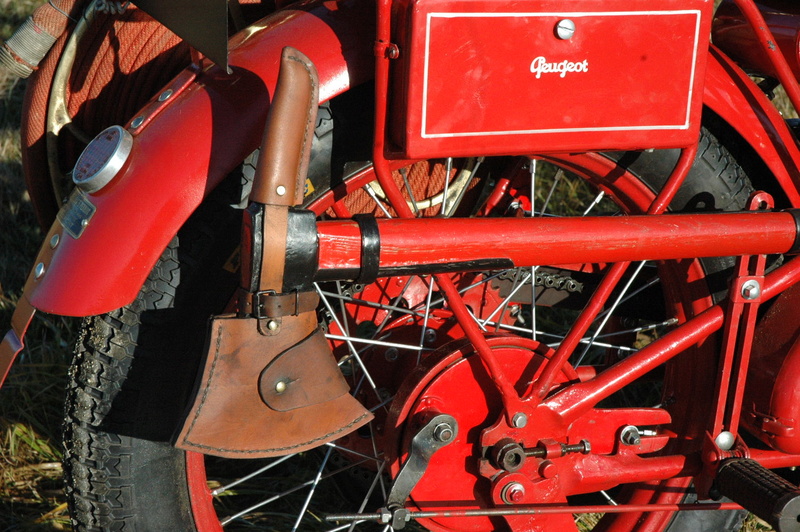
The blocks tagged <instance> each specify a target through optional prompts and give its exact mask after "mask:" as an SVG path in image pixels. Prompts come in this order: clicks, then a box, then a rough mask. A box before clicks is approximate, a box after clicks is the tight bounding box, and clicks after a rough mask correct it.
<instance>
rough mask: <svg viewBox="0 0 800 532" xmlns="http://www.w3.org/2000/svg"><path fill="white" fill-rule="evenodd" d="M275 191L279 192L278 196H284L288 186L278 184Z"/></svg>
mask: <svg viewBox="0 0 800 532" xmlns="http://www.w3.org/2000/svg"><path fill="white" fill-rule="evenodd" d="M275 192H277V193H278V196H283V195H284V194H286V187H285V186H283V185H278V188H276V189H275Z"/></svg>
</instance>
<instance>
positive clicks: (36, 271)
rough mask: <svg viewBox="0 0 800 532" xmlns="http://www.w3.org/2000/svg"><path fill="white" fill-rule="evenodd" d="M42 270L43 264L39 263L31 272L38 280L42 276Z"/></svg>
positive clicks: (43, 268)
mask: <svg viewBox="0 0 800 532" xmlns="http://www.w3.org/2000/svg"><path fill="white" fill-rule="evenodd" d="M44 270H45V267H44V262H40V263H39V264H37V265H36V268H34V270H33V275H34V277H36V278H37V279H39V278H40V277H41V276H42V275H44Z"/></svg>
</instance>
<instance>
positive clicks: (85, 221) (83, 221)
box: [81, 218, 89, 227]
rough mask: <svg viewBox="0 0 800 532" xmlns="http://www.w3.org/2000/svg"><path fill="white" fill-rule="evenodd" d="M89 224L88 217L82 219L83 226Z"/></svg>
mask: <svg viewBox="0 0 800 532" xmlns="http://www.w3.org/2000/svg"><path fill="white" fill-rule="evenodd" d="M87 225H89V219H88V218H84V219H83V220H81V227H86V226H87Z"/></svg>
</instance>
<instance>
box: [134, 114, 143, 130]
mask: <svg viewBox="0 0 800 532" xmlns="http://www.w3.org/2000/svg"><path fill="white" fill-rule="evenodd" d="M142 124H144V116H137V117H136V118H134V119H133V122H131V127H132V128H134V129H136V128H137V127H139V126H141V125H142Z"/></svg>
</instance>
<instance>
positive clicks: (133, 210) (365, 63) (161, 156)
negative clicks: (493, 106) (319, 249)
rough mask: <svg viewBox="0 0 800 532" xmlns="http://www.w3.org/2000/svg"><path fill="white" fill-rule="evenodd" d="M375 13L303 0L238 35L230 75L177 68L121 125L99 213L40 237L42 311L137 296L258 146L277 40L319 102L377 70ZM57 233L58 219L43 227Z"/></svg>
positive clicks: (361, 5) (96, 199)
mask: <svg viewBox="0 0 800 532" xmlns="http://www.w3.org/2000/svg"><path fill="white" fill-rule="evenodd" d="M374 20H375V15H374V6H373V5H372V4H371V3H370V2H353V1H346V2H341V3H334V2H324V3H323V2H321V1H319V2H309V3H307V4H306V5H305V7H304V8H303V9H302V10H286V11H281V12H279V13H276V14H274V15H272V16H270V17H268V18H266V19H264V20H263V21H261V22H259V23H257V24H255V25H253V26H251V27H250V28H248V29H247V30H245V31H244V32H242V33H240V34H238V35H237V36H236V37H234V38H233V39H232V41H231V43H230V46H231V53H230V65H231V68H232V70H233V73H232V74H231V75H228V74H226V73H225V72H224V71H223V70H222V69H220V68H218V67H213V68H209V69H205V70H204V71H199V72H196V71H191V70H187V71H184V72H183V73H182V74H181V75H179V76H178V77H177V78H176V79H175V80H174V81H173V82H172V83H171V84H170V85H169V86H168V87H167V88H165V91H166V89H170V90H172V95H171V96H170V97H169V98H168V99H167V100H166V101H164V102H159V101H157V100H154V101H152V102H151V103H149V104H148V105H147V106H145V108H144V109H143V111H142V112H141V113H140V114H139V116H141V117H142V118H143V119H144V121H143V122H142V124H141V125H139V127H135V128H134V127H132V126H130V127H129V130H130V131H131V132H132V133H133V135H134V145H133V151H132V153H131V156H130V159H129V161H130V162H129V163H128V164H127V166H126V167H125V168H124V169H123V172H122V175H120V176H117V177H116V178H115V179H114V181H113V182H112V183H111V184H110V185H108V186H107V187H106V188H105V189H103V190H102V191H100V192H99V193H97V194H95V195H92V196H89V199H90V201H91V203H92V204H93V205H94V206H95V207H96V212H95V213H94V215H93V216H92V218H91V220H90V221H89V223H88V225H87V226H86V229H85V230H84V232H83V234H82V235H81V236H80V237H79V238H77V239H76V238H73V237H71V236H69V235H68V234H67V233H66V232H64V233H63V234H61V236H60V241H59V243H58V245H57V246H56V247H55V249H52V250H51V249H50V244H49V241H50V239H49V238H48V241H47V242H45V244H44V247H43V248H42V251H41V252H40V256H39V258H38V259H37V267H38V269H39V273H40V274H41V271H42V270H43V271H44V273H43V274H41V275H39V276H38V277H37V276H36V274H35V273H34V274H32V275H31V278H30V279H29V281H28V284H27V285H26V290H25V297H26V298H27V299H28V300H29V301H30V303H31V304H32V305H33V306H34V307H35V308H37V309H39V310H42V311H45V312H49V313H53V314H61V315H68V316H86V315H95V314H101V313H103V312H108V311H110V310H113V309H115V308H118V307H121V306H123V305H126V304H128V303H130V302H131V301H133V299H134V298H135V297H136V294H137V293H138V291H139V288H140V287H141V285H142V283H143V282H144V280H145V278H146V277H147V275H148V273H149V272H150V270H151V269H152V267H153V265H154V264H155V262H156V261H157V260H158V258H159V256H160V254H161V252H162V251H163V249H164V248H165V247H166V245H167V244H168V243H169V241H170V240H171V239H172V237H173V236H174V235H175V234H176V233H177V231H178V229H179V228H180V227H181V226H182V225H183V223H184V222H185V221H186V219H187V218H188V217H189V215H190V214H191V213H192V212H193V211H194V210H195V208H197V206H198V205H199V204H200V203H201V202H202V201H203V198H204V197H205V196H206V195H207V194H208V193H209V192H210V191H211V190H212V189H213V188H214V187H215V186H216V185H217V184H218V183H219V182H220V181H221V180H222V179H223V178H224V177H225V176H226V175H227V174H228V173H229V172H230V171H231V170H232V169H234V168H235V167H236V166H237V165H238V164H239V163H240V162H241V161H242V160H243V159H244V158H245V157H246V156H247V155H248V154H249V153H250V152H252V151H253V150H254V149H255V148H257V147H258V144H259V141H260V140H261V135H262V132H263V128H264V123H265V119H266V115H267V109H268V108H269V102H270V99H271V94H272V91H273V89H274V87H275V83H276V80H277V76H278V68H279V63H280V56H281V50H282V49H283V47H284V46H293V47H295V48H297V49H298V50H301V51H303V52H304V53H305V54H307V55H308V56H309V57H310V58H311V60H312V61H313V62H314V63H315V64H316V66H317V69H318V71H319V78H320V91H319V92H320V99H321V100H322V101H325V100H328V99H330V98H331V97H333V96H335V95H337V94H340V93H342V92H344V91H346V90H347V89H348V88H349V87H351V86H355V85H357V84H359V83H362V82H363V81H366V80H368V79H370V78H371V76H372V75H373V71H374V60H373V56H372V41H373V39H374V33H375V31H374ZM162 94H163V93H162ZM134 123H135V121H134ZM61 232H62V231H61V224H60V223H59V222H58V221H57V222H55V224H54V227H53V229H52V230H51V235H52V234H53V233H61ZM39 264H41V266H38V265H39Z"/></svg>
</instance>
